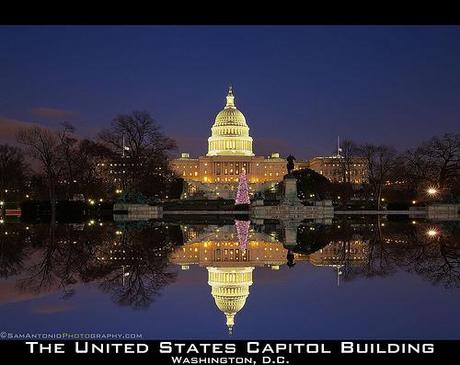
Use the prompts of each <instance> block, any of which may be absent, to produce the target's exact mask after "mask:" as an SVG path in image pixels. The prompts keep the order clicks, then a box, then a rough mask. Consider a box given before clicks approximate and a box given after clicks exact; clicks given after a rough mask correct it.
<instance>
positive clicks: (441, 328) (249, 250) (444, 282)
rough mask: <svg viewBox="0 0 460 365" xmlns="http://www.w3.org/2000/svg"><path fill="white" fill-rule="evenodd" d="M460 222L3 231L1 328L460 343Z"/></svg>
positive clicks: (105, 225) (16, 226) (109, 225)
mask: <svg viewBox="0 0 460 365" xmlns="http://www.w3.org/2000/svg"><path fill="white" fill-rule="evenodd" d="M459 238H460V223H459V222H429V221H423V220H416V221H411V220H390V219H385V218H377V217H372V218H365V217H357V218H353V219H342V220H333V221H329V222H321V221H318V222H314V221H304V222H302V223H300V224H298V223H297V224H286V223H283V222H278V221H263V222H250V221H249V220H245V219H244V218H241V217H240V218H226V219H225V220H224V221H221V222H219V223H218V224H216V223H215V222H213V223H212V224H210V223H209V222H208V221H207V220H206V219H201V220H199V219H194V220H189V221H187V220H186V219H182V220H175V221H149V222H135V223H124V224H114V223H113V222H99V221H90V222H85V223H80V224H56V225H43V224H29V225H28V224H24V223H4V224H1V225H0V278H1V279H0V330H1V331H6V332H8V333H17V334H27V333H44V334H47V333H50V334H54V333H69V334H124V335H127V336H137V338H141V337H142V338H144V339H168V338H170V339H228V338H230V337H229V336H232V337H231V338H234V339H240V338H241V339H334V338H339V339H343V338H347V339H348V338H355V339H382V338H401V339H409V338H426V339H452V338H459V337H460V316H459V305H460V240H459Z"/></svg>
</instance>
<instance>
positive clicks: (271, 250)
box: [171, 225, 286, 333]
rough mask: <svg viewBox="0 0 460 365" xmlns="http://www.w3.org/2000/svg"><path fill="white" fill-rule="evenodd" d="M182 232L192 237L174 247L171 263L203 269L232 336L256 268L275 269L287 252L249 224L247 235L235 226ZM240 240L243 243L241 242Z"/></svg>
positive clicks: (284, 258) (281, 263)
mask: <svg viewBox="0 0 460 365" xmlns="http://www.w3.org/2000/svg"><path fill="white" fill-rule="evenodd" d="M183 229H184V233H185V234H184V236H188V237H195V238H194V239H192V240H191V241H190V242H188V243H187V244H185V245H184V246H183V247H180V248H177V249H176V250H175V251H174V252H173V254H172V256H171V262H172V263H175V264H177V265H180V266H181V267H182V269H183V270H187V269H188V268H189V265H199V266H202V267H206V269H207V271H208V284H209V285H210V287H211V295H212V296H213V298H214V301H215V303H216V306H217V308H219V310H220V311H222V312H223V313H224V315H225V318H226V325H227V328H228V330H229V333H231V332H232V329H233V326H234V324H235V316H236V314H237V313H238V312H239V311H240V310H241V309H242V308H243V307H244V305H245V303H246V299H247V298H248V296H249V288H250V286H251V285H252V283H253V277H252V273H253V270H254V269H255V268H256V267H270V268H272V269H273V270H278V269H279V267H280V265H283V264H284V263H285V262H286V250H285V249H284V248H283V246H282V245H281V244H280V242H278V241H277V240H276V239H274V238H273V237H271V236H269V235H267V234H263V233H257V232H254V231H252V230H249V225H248V232H247V235H246V234H242V233H241V232H238V231H237V229H236V227H234V226H224V227H220V228H217V227H212V226H209V228H208V229H207V230H206V231H205V232H202V233H201V234H199V235H198V236H196V235H195V234H193V233H192V232H188V233H187V231H188V230H189V229H187V228H186V227H184V228H183ZM243 237H245V238H244V239H243V240H244V242H243V241H241V240H242V238H243ZM246 239H247V240H246ZM240 241H241V242H240Z"/></svg>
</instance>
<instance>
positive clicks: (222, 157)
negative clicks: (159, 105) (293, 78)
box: [172, 87, 287, 198]
mask: <svg viewBox="0 0 460 365" xmlns="http://www.w3.org/2000/svg"><path fill="white" fill-rule="evenodd" d="M252 143H253V139H252V137H251V136H250V134H249V126H248V124H247V122H246V118H245V116H244V114H243V113H242V112H241V111H240V110H239V109H238V108H237V107H236V105H235V96H234V95H233V90H232V87H229V89H228V94H227V102H226V105H225V107H224V109H223V110H221V111H220V112H219V113H218V114H217V116H216V118H215V121H214V124H213V126H212V128H211V136H210V137H209V138H208V153H207V154H206V156H200V157H198V158H191V157H190V155H189V154H188V153H182V154H181V157H180V158H178V159H175V160H173V161H172V168H173V170H174V171H175V172H176V173H177V174H178V175H179V176H181V177H182V178H183V179H184V180H185V181H186V185H187V187H186V189H185V192H184V198H187V197H190V196H192V195H196V194H197V193H201V194H203V195H205V196H207V197H209V198H217V197H222V198H232V197H233V196H234V192H235V191H236V188H237V184H238V179H239V176H240V174H241V172H242V171H243V170H244V171H245V173H246V175H247V179H248V182H249V189H250V192H251V193H252V194H253V193H254V192H256V191H259V190H262V189H266V188H269V187H270V186H272V185H274V183H277V182H278V181H281V180H282V179H283V176H284V175H285V174H286V173H287V170H286V160H285V159H283V158H281V157H280V156H279V154H278V153H272V154H271V155H270V156H269V157H264V156H256V155H255V154H254V152H253V149H252ZM187 195H188V196H187Z"/></svg>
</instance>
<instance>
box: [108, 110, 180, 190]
mask: <svg viewBox="0 0 460 365" xmlns="http://www.w3.org/2000/svg"><path fill="white" fill-rule="evenodd" d="M99 139H100V140H101V141H102V142H103V143H105V145H106V146H108V147H109V148H110V149H111V150H112V152H113V154H114V158H115V159H117V161H118V163H122V164H123V167H124V169H123V174H122V186H123V189H124V190H131V191H138V192H144V190H148V192H147V191H145V192H147V193H148V194H150V195H151V194H154V191H155V190H158V189H161V186H162V185H163V182H164V181H165V180H166V179H171V173H170V171H169V165H168V153H169V152H170V151H171V150H173V149H174V148H175V147H176V144H175V142H174V141H173V140H172V139H170V138H169V137H167V136H165V135H164V134H163V132H162V131H161V128H160V126H159V125H158V124H157V122H156V121H155V120H154V119H153V118H152V117H151V116H150V114H149V113H147V112H139V111H134V112H132V113H131V114H128V115H125V114H122V115H118V116H117V117H116V118H115V119H114V120H113V121H112V125H111V127H110V128H109V129H104V130H102V131H101V132H100V133H99ZM139 169H142V171H143V173H142V174H139Z"/></svg>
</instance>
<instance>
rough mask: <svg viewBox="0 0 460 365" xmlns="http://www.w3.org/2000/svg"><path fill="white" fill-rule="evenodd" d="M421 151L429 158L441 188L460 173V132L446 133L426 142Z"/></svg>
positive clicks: (431, 169)
mask: <svg viewBox="0 0 460 365" xmlns="http://www.w3.org/2000/svg"><path fill="white" fill-rule="evenodd" d="M419 153H420V154H422V155H424V156H425V158H426V159H427V161H428V163H429V165H430V170H429V171H431V172H432V174H433V177H434V180H435V181H436V183H437V185H438V187H439V188H441V189H443V188H445V187H447V186H448V185H449V183H451V182H452V181H453V180H455V179H456V178H458V176H459V175H460V134H444V135H443V136H442V137H433V138H432V139H430V140H429V141H428V142H425V143H424V144H423V145H422V146H421V147H420V149H419Z"/></svg>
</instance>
